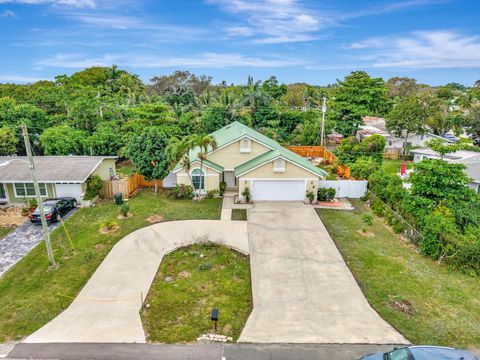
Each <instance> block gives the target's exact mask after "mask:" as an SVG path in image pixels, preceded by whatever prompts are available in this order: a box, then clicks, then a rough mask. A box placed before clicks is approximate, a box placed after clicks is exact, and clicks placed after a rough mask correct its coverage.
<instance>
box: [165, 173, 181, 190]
mask: <svg viewBox="0 0 480 360" xmlns="http://www.w3.org/2000/svg"><path fill="white" fill-rule="evenodd" d="M175 185H177V174H175V173H170V174H168V175H167V177H166V178H165V179H163V180H162V186H163V187H164V188H174V187H175Z"/></svg>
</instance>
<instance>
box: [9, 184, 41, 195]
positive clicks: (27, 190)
mask: <svg viewBox="0 0 480 360" xmlns="http://www.w3.org/2000/svg"><path fill="white" fill-rule="evenodd" d="M38 186H39V187H40V195H41V196H43V197H46V196H47V186H46V185H45V184H44V183H39V184H38ZM13 188H14V189H15V197H34V196H35V187H34V186H33V183H15V184H14V186H13Z"/></svg>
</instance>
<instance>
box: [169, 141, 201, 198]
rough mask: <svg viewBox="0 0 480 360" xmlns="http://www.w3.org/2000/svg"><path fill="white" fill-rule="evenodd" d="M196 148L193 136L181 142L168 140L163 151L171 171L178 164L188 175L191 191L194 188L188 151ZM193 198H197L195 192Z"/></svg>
mask: <svg viewBox="0 0 480 360" xmlns="http://www.w3.org/2000/svg"><path fill="white" fill-rule="evenodd" d="M196 147H197V139H196V137H195V136H192V135H190V136H187V137H185V138H184V139H183V140H179V139H178V138H176V137H173V138H171V139H170V141H169V143H168V146H167V148H166V149H165V153H166V155H167V159H168V161H169V162H170V170H172V169H173V168H174V167H175V166H176V165H177V164H178V163H180V165H181V166H182V168H183V169H184V170H185V172H186V173H187V175H188V179H189V180H190V186H192V189H193V188H194V185H193V179H192V174H191V173H190V170H191V169H192V164H191V162H190V156H189V155H190V151H191V150H193V149H194V148H196ZM194 196H195V197H196V198H198V195H197V193H196V192H194Z"/></svg>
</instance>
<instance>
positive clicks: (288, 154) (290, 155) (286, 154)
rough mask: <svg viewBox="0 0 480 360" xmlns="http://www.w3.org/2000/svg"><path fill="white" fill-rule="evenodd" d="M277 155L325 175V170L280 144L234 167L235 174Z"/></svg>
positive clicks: (239, 174) (241, 173)
mask: <svg viewBox="0 0 480 360" xmlns="http://www.w3.org/2000/svg"><path fill="white" fill-rule="evenodd" d="M277 157H282V158H284V159H286V160H287V161H290V162H292V163H294V164H296V165H298V166H300V167H303V168H305V169H307V170H310V171H311V172H313V173H315V174H317V175H318V176H323V177H325V176H327V172H326V171H325V170H323V169H320V168H318V167H316V166H315V165H313V164H312V163H311V162H310V161H308V160H307V159H305V158H304V157H301V156H300V155H298V154H295V153H294V152H292V151H290V150H288V149H285V148H284V147H282V146H280V145H279V148H277V149H275V150H272V151H269V152H266V153H265V154H262V155H260V156H257V157H256V158H253V159H252V160H250V161H247V162H246V163H243V164H241V165H239V166H237V167H236V168H235V176H241V175H243V174H245V173H247V172H249V171H250V170H253V169H255V168H256V167H257V166H260V165H263V164H265V163H267V162H269V161H272V160H274V159H276V158H277Z"/></svg>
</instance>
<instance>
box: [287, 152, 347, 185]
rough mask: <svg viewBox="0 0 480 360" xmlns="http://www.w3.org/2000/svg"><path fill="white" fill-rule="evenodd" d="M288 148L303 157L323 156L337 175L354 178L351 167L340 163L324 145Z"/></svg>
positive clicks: (324, 160)
mask: <svg viewBox="0 0 480 360" xmlns="http://www.w3.org/2000/svg"><path fill="white" fill-rule="evenodd" d="M287 149H288V150H290V151H293V152H294V153H296V154H298V155H300V156H303V157H321V158H323V162H324V163H325V164H326V165H328V164H331V165H333V166H334V168H335V170H336V172H337V175H338V176H340V177H342V178H344V179H348V180H350V179H353V178H352V176H351V175H350V168H349V167H348V166H345V165H340V164H339V163H338V159H337V157H336V156H335V155H334V154H333V153H332V152H331V151H329V150H328V149H327V148H326V147H324V146H295V145H292V146H287Z"/></svg>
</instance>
